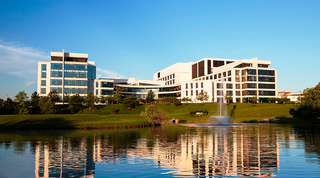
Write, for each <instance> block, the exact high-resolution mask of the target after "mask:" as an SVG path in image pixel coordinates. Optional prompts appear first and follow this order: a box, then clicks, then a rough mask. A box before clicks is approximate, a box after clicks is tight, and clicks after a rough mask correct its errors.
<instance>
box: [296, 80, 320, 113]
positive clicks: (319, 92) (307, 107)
mask: <svg viewBox="0 0 320 178" xmlns="http://www.w3.org/2000/svg"><path fill="white" fill-rule="evenodd" d="M296 107H297V108H296V109H294V108H291V109H290V114H292V115H294V117H303V118H310V119H311V118H316V117H319V116H320V83H318V85H317V86H316V87H314V88H307V89H305V90H304V91H303V93H302V97H301V101H300V102H299V103H297V106H296Z"/></svg>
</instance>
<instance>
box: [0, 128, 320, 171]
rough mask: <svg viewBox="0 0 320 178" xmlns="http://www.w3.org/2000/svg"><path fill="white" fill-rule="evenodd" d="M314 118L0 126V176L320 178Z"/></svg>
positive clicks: (319, 137)
mask: <svg viewBox="0 0 320 178" xmlns="http://www.w3.org/2000/svg"><path fill="white" fill-rule="evenodd" d="M319 147H320V125H319V124H313V125H308V124H298V125H290V124H231V125H221V126H220V125H215V124H185V125H175V124H168V125H165V126H160V127H154V128H139V129H117V130H58V131H0V160H1V162H0V177H320V167H319V166H320V156H319V155H320V148H319Z"/></svg>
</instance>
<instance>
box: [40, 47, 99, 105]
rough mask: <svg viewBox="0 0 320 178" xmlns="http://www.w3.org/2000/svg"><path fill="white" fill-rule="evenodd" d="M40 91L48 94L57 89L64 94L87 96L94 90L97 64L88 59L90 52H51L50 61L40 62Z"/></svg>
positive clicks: (60, 93)
mask: <svg viewBox="0 0 320 178" xmlns="http://www.w3.org/2000/svg"><path fill="white" fill-rule="evenodd" d="M38 76H39V77H38V89H37V90H38V93H39V94H40V96H46V95H47V94H48V93H49V92H51V91H54V90H55V91H56V92H57V93H58V94H59V95H60V98H61V100H63V94H71V95H73V94H80V96H83V97H84V96H85V95H86V94H87V93H88V92H89V91H92V92H93V83H94V80H95V79H96V66H95V65H94V62H92V61H88V54H81V53H65V52H64V51H63V52H51V61H50V62H38Z"/></svg>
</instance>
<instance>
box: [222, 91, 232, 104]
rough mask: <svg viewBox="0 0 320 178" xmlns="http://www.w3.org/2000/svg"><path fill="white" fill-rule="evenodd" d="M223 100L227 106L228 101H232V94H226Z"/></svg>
mask: <svg viewBox="0 0 320 178" xmlns="http://www.w3.org/2000/svg"><path fill="white" fill-rule="evenodd" d="M224 98H225V100H226V101H227V103H228V104H229V103H230V101H231V100H232V94H231V93H227V94H226V95H225V97H224Z"/></svg>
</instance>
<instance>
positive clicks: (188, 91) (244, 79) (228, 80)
mask: <svg viewBox="0 0 320 178" xmlns="http://www.w3.org/2000/svg"><path fill="white" fill-rule="evenodd" d="M270 64H271V62H270V61H262V60H258V58H257V57H256V58H252V59H241V60H234V59H220V58H203V59H200V60H198V61H196V62H194V63H184V64H182V63H177V64H174V65H172V66H170V67H168V68H166V69H163V70H161V71H159V72H157V73H155V74H154V80H160V81H165V82H168V81H169V82H170V81H171V77H169V78H168V75H169V76H170V75H171V74H172V75H173V74H175V76H176V74H177V73H180V71H185V72H186V73H187V72H188V71H190V72H191V73H189V74H188V75H184V77H183V78H179V80H176V81H177V82H178V83H176V82H175V84H180V85H181V98H183V97H189V98H191V99H192V101H194V100H195V98H196V96H197V93H200V92H201V91H206V92H207V93H208V95H209V100H208V102H211V101H214V102H218V101H219V100H220V99H222V100H224V98H225V95H226V94H230V95H232V101H233V102H248V101H249V100H250V98H251V97H253V96H257V97H258V99H259V101H262V102H267V99H268V98H275V97H276V96H277V71H276V70H275V69H274V68H269V65H270ZM176 66H179V67H176ZM180 66H183V67H188V68H189V69H188V70H187V69H185V70H182V69H181V68H182V67H180ZM168 79H169V80H168ZM169 85H170V83H169Z"/></svg>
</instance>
